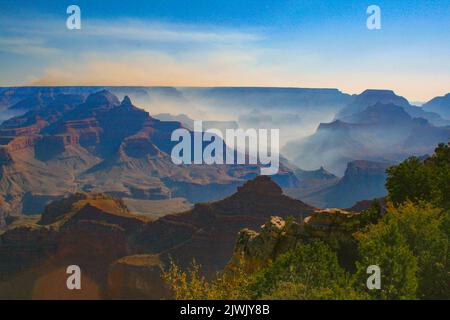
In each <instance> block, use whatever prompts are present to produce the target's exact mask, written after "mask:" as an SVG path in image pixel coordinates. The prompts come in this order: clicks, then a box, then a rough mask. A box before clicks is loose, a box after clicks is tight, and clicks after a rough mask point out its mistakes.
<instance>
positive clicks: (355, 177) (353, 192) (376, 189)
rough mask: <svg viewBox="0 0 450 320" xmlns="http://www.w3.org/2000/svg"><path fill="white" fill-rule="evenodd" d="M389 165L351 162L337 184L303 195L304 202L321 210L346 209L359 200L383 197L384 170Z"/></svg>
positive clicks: (371, 162)
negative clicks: (312, 204) (321, 208)
mask: <svg viewBox="0 0 450 320" xmlns="http://www.w3.org/2000/svg"><path fill="white" fill-rule="evenodd" d="M389 167H390V164H389V163H381V162H373V161H362V160H358V161H352V162H350V163H349V164H348V165H347V169H346V170H345V174H344V176H343V177H342V178H341V179H340V180H339V182H338V183H336V184H334V185H332V186H330V187H327V188H324V189H322V190H320V191H317V192H312V193H310V194H307V195H304V198H303V199H305V201H309V202H310V203H314V204H315V205H317V206H320V207H323V208H348V207H351V206H353V205H354V204H355V203H356V202H358V201H361V200H371V199H375V198H380V197H384V196H385V195H386V194H387V191H386V188H385V186H384V184H385V181H386V169H387V168H389Z"/></svg>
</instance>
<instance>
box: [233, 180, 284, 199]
mask: <svg viewBox="0 0 450 320" xmlns="http://www.w3.org/2000/svg"><path fill="white" fill-rule="evenodd" d="M238 193H257V194H265V195H272V196H280V195H282V194H283V190H282V189H281V188H280V186H279V185H277V184H276V183H275V182H273V180H272V179H271V178H270V177H269V176H258V177H256V178H255V179H253V180H249V181H247V182H246V183H245V184H244V185H243V186H242V187H238Z"/></svg>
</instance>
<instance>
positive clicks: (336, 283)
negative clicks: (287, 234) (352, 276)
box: [251, 241, 350, 299]
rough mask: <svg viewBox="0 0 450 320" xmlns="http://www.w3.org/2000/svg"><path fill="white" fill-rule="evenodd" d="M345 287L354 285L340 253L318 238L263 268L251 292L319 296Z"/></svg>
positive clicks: (286, 296)
mask: <svg viewBox="0 0 450 320" xmlns="http://www.w3.org/2000/svg"><path fill="white" fill-rule="evenodd" d="M343 287H344V288H345V287H350V285H349V282H348V277H347V275H346V273H345V271H344V270H343V269H342V268H341V267H340V265H339V263H338V260H337V257H336V253H335V252H333V251H332V250H331V249H330V248H329V247H328V246H327V245H326V244H325V243H324V242H322V241H314V242H312V243H310V244H302V245H299V246H298V247H297V248H295V249H293V250H291V251H288V252H287V253H285V254H282V255H281V256H279V257H278V258H277V259H276V260H275V261H274V262H273V263H272V264H271V265H270V266H269V267H267V268H265V269H263V270H262V271H261V272H259V273H258V274H257V275H256V277H255V281H254V283H253V284H252V285H251V292H253V294H254V297H255V298H281V297H282V298H284V299H308V298H311V299H318V298H320V296H321V294H324V295H325V294H326V295H327V296H330V295H331V293H332V292H337V290H338V289H339V288H343ZM286 288H290V289H291V290H286ZM289 294H291V296H290V295H289Z"/></svg>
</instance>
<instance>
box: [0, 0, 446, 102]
mask: <svg viewBox="0 0 450 320" xmlns="http://www.w3.org/2000/svg"><path fill="white" fill-rule="evenodd" d="M70 4H77V5H79V7H80V8H81V21H82V29H81V30H68V29H67V28H66V19H67V17H68V15H67V13H66V9H67V7H68V6H69V5H70ZM371 4H376V5H378V6H380V8H381V15H382V29H381V30H372V31H371V30H368V29H367V28H366V19H367V17H368V15H367V14H366V9H367V7H368V6H369V5H371ZM0 70H1V71H0V85H2V86H9V85H174V86H290V87H336V88H339V89H341V90H343V91H345V92H348V93H359V92H361V91H363V90H364V89H366V88H380V89H382V88H387V89H393V90H395V91H396V92H397V93H398V94H401V95H403V96H405V97H407V98H408V99H409V100H411V101H425V100H429V99H430V98H432V97H434V96H437V95H443V94H445V93H448V92H450V0H434V1H433V0H422V1H418V0H395V1H394V0H371V1H365V0H359V1H356V0H345V1H337V0H329V1H326V0H324V1H320V0H296V1H283V0H255V1H253V0H251V1H249V0H226V1H224V0H202V1H200V0H180V1H175V0H146V1H144V0H143V1H133V0H127V1H123V0H121V1H119V0H109V1H102V0H97V1H92V0H86V1H76V0H71V1H65V0H54V1H40V0H33V1H32V0H29V1H22V0H14V1H10V0H0Z"/></svg>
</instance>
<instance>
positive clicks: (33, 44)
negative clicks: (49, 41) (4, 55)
mask: <svg viewBox="0 0 450 320" xmlns="http://www.w3.org/2000/svg"><path fill="white" fill-rule="evenodd" d="M0 51H3V52H9V53H14V54H20V55H31V56H54V55H56V54H58V53H60V50H59V49H57V48H51V47H48V46H46V45H45V41H43V40H38V39H29V38H21V37H0Z"/></svg>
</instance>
